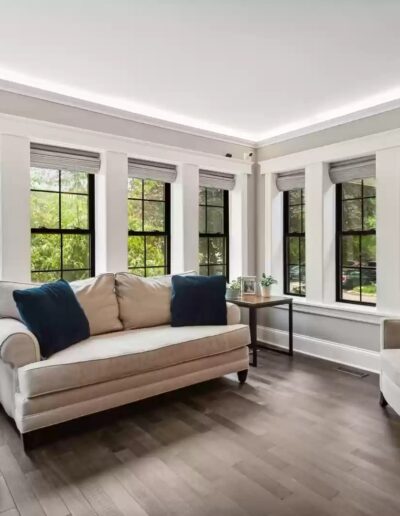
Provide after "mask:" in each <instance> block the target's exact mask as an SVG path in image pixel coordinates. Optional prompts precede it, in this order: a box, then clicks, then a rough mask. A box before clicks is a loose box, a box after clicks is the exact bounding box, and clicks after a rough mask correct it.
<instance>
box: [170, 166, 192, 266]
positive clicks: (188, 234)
mask: <svg viewBox="0 0 400 516" xmlns="http://www.w3.org/2000/svg"><path fill="white" fill-rule="evenodd" d="M189 270H195V271H198V270H199V167H198V166H197V165H194V164H191V163H183V164H181V165H179V166H178V174H177V178H176V181H175V182H174V183H172V185H171V272H172V274H176V273H179V272H184V271H189Z"/></svg>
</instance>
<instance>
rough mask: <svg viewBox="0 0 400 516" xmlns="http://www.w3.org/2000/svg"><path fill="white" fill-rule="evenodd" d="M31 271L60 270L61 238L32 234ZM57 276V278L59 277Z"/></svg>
mask: <svg viewBox="0 0 400 516" xmlns="http://www.w3.org/2000/svg"><path fill="white" fill-rule="evenodd" d="M31 269H32V270H33V271H47V270H60V269H61V236H60V235H43V234H33V235H32V237H31ZM60 276H61V275H59V276H58V277H60Z"/></svg>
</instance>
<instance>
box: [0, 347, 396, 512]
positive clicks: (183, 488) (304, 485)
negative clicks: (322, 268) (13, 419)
mask: <svg viewBox="0 0 400 516" xmlns="http://www.w3.org/2000/svg"><path fill="white" fill-rule="evenodd" d="M336 367H337V366H336V365H335V364H330V363H328V362H323V361H320V360H316V359H311V358H306V357H302V356H299V355H296V356H295V357H294V358H292V359H291V358H289V357H286V356H283V355H279V354H276V353H273V352H267V351H261V352H260V355H259V367H258V368H257V369H251V370H250V372H249V377H248V380H247V384H245V385H242V386H240V385H239V383H238V381H237V377H236V375H232V376H231V377H227V378H224V379H221V380H216V381H212V382H208V383H206V384H202V385H198V386H194V387H191V388H187V389H184V390H182V391H179V392H178V393H173V394H170V395H166V396H162V397H159V398H157V399H153V400H149V401H146V402H143V403H139V404H136V405H133V406H132V407H131V408H130V409H129V414H128V415H127V416H125V417H120V418H116V420H115V421H114V422H113V423H112V424H109V425H108V426H101V427H98V428H96V429H93V430H91V431H86V432H83V433H80V434H77V435H71V436H69V437H68V438H66V439H60V440H59V441H57V442H54V443H53V444H48V445H45V446H41V447H39V448H37V449H35V450H33V451H32V452H31V453H30V454H29V456H27V455H26V454H25V453H24V452H23V450H22V448H21V444H20V441H19V438H18V435H17V434H16V432H15V431H14V429H13V428H12V426H11V425H10V423H9V421H8V420H7V418H6V417H5V415H4V413H3V412H0V515H1V516H15V515H18V514H20V515H21V516H25V515H29V516H31V515H32V516H36V515H38V516H39V515H42V516H43V515H48V516H67V515H93V514H99V515H121V514H123V515H138V516H142V515H143V516H145V515H150V516H158V515H168V514H178V515H210V516H211V515H212V516H219V515H226V516H235V515H237V516H243V515H246V514H250V515H263V516H268V515H276V516H278V515H279V516H283V515H288V516H314V515H316V516H325V515H328V516H329V515H337V516H339V515H341V516H367V515H368V516H376V515H379V516H398V515H399V514H400V418H399V417H398V416H396V415H395V414H394V413H393V412H392V411H391V409H390V408H386V409H382V408H381V407H380V405H379V388H378V378H377V376H376V375H369V376H367V377H366V378H363V379H359V378H355V377H352V376H349V375H346V374H343V373H340V372H338V371H336Z"/></svg>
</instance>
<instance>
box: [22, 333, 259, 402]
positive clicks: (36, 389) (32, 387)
mask: <svg viewBox="0 0 400 516" xmlns="http://www.w3.org/2000/svg"><path fill="white" fill-rule="evenodd" d="M249 342H250V336H249V328H248V326H244V325H241V324H236V325H232V326H191V327H184V328H172V327H170V326H158V327H156V328H142V329H139V330H131V331H123V332H118V333H110V334H108V335H99V336H96V337H90V338H89V339H88V340H85V341H84V342H80V343H78V344H75V345H73V346H71V347H69V348H67V349H64V350H62V351H60V352H58V353H55V354H54V355H52V356H51V357H50V358H48V359H47V360H43V361H42V362H37V363H35V364H29V365H26V366H24V367H20V368H19V369H18V380H19V388H20V392H21V393H22V395H23V396H24V397H26V398H29V397H34V396H40V395H43V394H48V393H51V392H58V391H63V390H68V389H74V388H79V387H82V386H86V385H92V384H96V383H101V382H106V381H109V380H115V379H118V378H125V377H127V376H131V375H135V374H140V373H144V372H147V371H154V370H157V369H161V368H164V367H170V366H173V365H177V364H181V363H185V362H189V361H191V360H196V359H199V358H204V357H207V356H212V355H217V354H219V353H225V352H228V351H232V350H233V349H238V348H240V347H244V346H247V345H248V344H249Z"/></svg>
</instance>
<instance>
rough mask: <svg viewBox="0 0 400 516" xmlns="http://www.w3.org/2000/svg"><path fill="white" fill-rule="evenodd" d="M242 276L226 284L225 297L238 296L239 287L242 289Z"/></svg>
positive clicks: (234, 297) (233, 297) (232, 297)
mask: <svg viewBox="0 0 400 516" xmlns="http://www.w3.org/2000/svg"><path fill="white" fill-rule="evenodd" d="M241 280H242V278H240V277H239V278H237V279H235V280H233V281H231V282H230V283H229V284H228V285H227V286H226V299H236V298H237V297H240V294H241V289H242V281H241Z"/></svg>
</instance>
